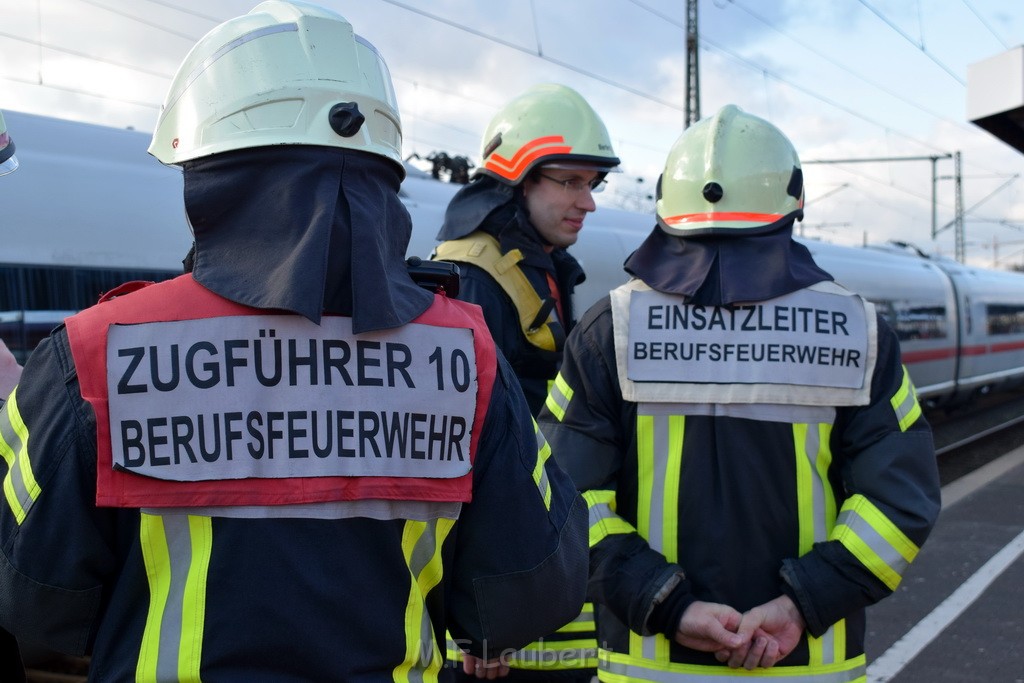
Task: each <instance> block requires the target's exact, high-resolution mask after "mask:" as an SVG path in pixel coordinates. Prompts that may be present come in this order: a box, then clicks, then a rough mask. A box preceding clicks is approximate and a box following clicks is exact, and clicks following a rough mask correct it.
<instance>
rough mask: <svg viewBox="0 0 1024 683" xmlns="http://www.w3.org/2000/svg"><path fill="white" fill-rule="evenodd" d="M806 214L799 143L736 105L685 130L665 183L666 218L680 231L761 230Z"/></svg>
mask: <svg viewBox="0 0 1024 683" xmlns="http://www.w3.org/2000/svg"><path fill="white" fill-rule="evenodd" d="M803 212H804V183H803V171H802V170H801V168H800V158H799V157H798V156H797V153H796V150H795V149H794V148H793V144H792V143H791V142H790V141H789V139H788V138H787V137H786V136H785V135H783V134H782V131H780V130H779V129H778V128H776V127H775V126H773V125H772V124H770V123H768V122H767V121H765V120H764V119H760V118H758V117H756V116H753V115H751V114H747V113H746V112H744V111H743V110H741V109H740V108H739V107H737V106H735V105H731V104H730V105H726V106H724V107H722V108H721V109H719V110H718V112H717V113H716V114H715V115H714V116H711V117H709V118H706V119H703V120H701V121H698V122H697V123H695V124H694V125H693V126H691V127H689V128H687V129H686V130H685V131H684V132H683V134H682V135H680V136H679V139H677V140H676V142H675V144H674V145H673V146H672V149H671V151H669V154H668V159H667V161H666V162H665V171H664V173H662V176H661V179H660V180H659V181H658V200H657V216H658V224H659V225H660V226H661V228H662V230H665V231H666V232H668V233H670V234H673V235H681V236H687V237H689V236H696V235H713V234H717V235H723V234H743V235H749V234H758V233H763V232H769V231H771V230H773V229H775V228H776V227H778V226H780V225H783V224H784V223H785V222H787V221H791V220H793V219H794V218H796V219H800V220H802V219H803Z"/></svg>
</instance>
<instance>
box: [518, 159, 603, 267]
mask: <svg viewBox="0 0 1024 683" xmlns="http://www.w3.org/2000/svg"><path fill="white" fill-rule="evenodd" d="M597 175H598V174H597V172H596V171H577V170H568V169H563V168H547V167H544V166H541V167H540V168H538V169H536V170H534V171H533V172H532V173H530V175H529V176H528V177H527V178H526V180H525V181H523V197H524V199H525V201H526V209H527V211H529V212H530V222H531V223H533V227H535V228H536V229H537V232H538V233H540V235H541V237H543V238H544V239H545V240H547V241H548V242H549V243H550V244H551V245H552V246H553V248H561V249H564V248H566V247H569V246H572V245H573V244H575V243H576V239H577V238H578V237H579V232H580V230H582V229H583V219H584V217H585V216H586V215H587V214H588V213H590V212H591V211H593V210H594V209H596V208H597V206H596V205H595V204H594V197H593V195H592V194H591V190H590V183H591V182H593V181H594V180H595V179H597ZM566 180H569V181H574V182H573V183H571V184H574V185H578V186H579V187H580V188H582V189H580V190H579V191H574V190H573V189H572V188H569V187H564V186H563V181H566ZM549 251H550V249H549Z"/></svg>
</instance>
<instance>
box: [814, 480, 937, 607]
mask: <svg viewBox="0 0 1024 683" xmlns="http://www.w3.org/2000/svg"><path fill="white" fill-rule="evenodd" d="M831 540H835V541H839V542H840V543H842V544H843V545H844V546H845V547H846V548H847V549H848V550H849V551H850V552H851V553H853V554H854V556H855V557H856V558H857V559H858V560H860V561H861V563H862V564H863V565H864V566H865V567H867V568H868V569H869V570H870V571H871V573H872V574H874V575H875V576H877V577H878V579H879V580H880V581H882V583H884V584H885V585H886V586H888V587H889V589H890V590H896V587H897V586H898V585H899V583H900V580H901V579H902V578H903V572H904V571H906V568H907V566H909V564H910V563H911V562H913V561H914V558H915V557H917V552H918V550H919V548H918V547H917V545H915V544H914V542H913V541H911V540H910V539H909V538H907V536H906V535H905V534H904V533H903V532H902V531H900V529H899V527H897V526H896V525H895V524H893V523H892V521H891V520H890V519H889V518H888V517H886V516H885V515H884V514H883V513H882V511H881V510H879V509H878V508H877V507H875V505H874V504H873V503H872V502H871V501H870V500H868V499H867V498H865V497H864V496H862V495H859V494H858V495H854V496H851V497H850V499H849V500H847V501H846V504H845V505H843V509H842V511H841V512H840V513H839V519H838V520H837V524H836V528H835V529H834V530H833V532H832V538H831Z"/></svg>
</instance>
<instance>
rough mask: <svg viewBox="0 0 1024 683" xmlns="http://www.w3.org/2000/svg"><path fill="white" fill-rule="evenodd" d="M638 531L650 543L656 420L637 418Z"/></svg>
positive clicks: (640, 416)
mask: <svg viewBox="0 0 1024 683" xmlns="http://www.w3.org/2000/svg"><path fill="white" fill-rule="evenodd" d="M636 450H637V453H636V467H637V473H636V474H637V482H636V488H637V506H636V507H637V509H636V530H637V531H638V532H640V535H641V536H643V537H644V538H646V539H647V540H648V542H650V540H651V538H650V534H651V490H652V489H653V488H654V418H653V417H652V416H650V415H637V416H636Z"/></svg>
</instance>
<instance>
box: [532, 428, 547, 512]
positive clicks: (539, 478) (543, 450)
mask: <svg viewBox="0 0 1024 683" xmlns="http://www.w3.org/2000/svg"><path fill="white" fill-rule="evenodd" d="M533 429H534V431H536V432H537V471H536V472H534V475H533V479H534V481H535V482H536V483H537V489H538V490H539V491H540V497H541V499H542V500H543V501H544V505H545V506H546V507H547V508H548V509H549V510H550V509H551V481H550V480H549V479H548V469H547V467H546V466H545V465H546V464H547V461H548V458H550V457H551V446H549V445H548V440H547V439H546V438H544V432H542V431H541V429H540V426H539V425H538V424H537V423H536V422H534V423H533Z"/></svg>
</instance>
